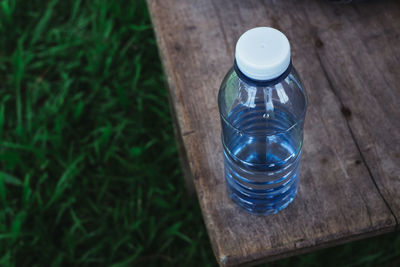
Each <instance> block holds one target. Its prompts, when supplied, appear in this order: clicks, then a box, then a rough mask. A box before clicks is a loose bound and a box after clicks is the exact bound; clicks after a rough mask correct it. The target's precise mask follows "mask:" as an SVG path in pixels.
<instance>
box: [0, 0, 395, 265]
mask: <svg viewBox="0 0 400 267" xmlns="http://www.w3.org/2000/svg"><path fill="white" fill-rule="evenodd" d="M0 75H1V78H0V86H1V88H0V166H1V168H0V205H1V209H0V265H1V266H114V267H115V266H156V265H168V266H209V265H216V261H215V259H214V256H213V254H212V250H211V246H210V243H209V240H208V237H207V233H206V230H205V228H204V224H203V220H202V217H201V212H200V209H199V206H198V203H197V200H196V199H195V198H189V197H186V196H185V188H184V184H183V178H182V172H181V168H180V165H179V159H178V155H177V148H176V143H175V139H174V136H173V128H172V121H171V115H170V112H169V107H168V100H167V91H166V88H165V82H164V75H163V71H162V69H161V63H160V59H159V56H158V52H157V46H156V43H155V39H154V35H153V30H152V26H151V22H150V18H149V15H148V11H147V7H146V4H145V1H144V0H138V1H134V0H131V1H125V0H119V1H107V0H93V1H64V0H58V1H57V0H53V1H43V0H41V1H38V0H29V1H21V0H3V1H0ZM399 264H400V236H399V234H398V233H392V234H387V235H383V236H380V237H376V238H371V239H367V240H363V241H359V242H353V243H350V244H346V245H343V246H339V247H335V248H331V249H325V250H321V251H317V252H314V253H310V254H306V255H302V256H298V257H292V258H289V259H285V260H281V261H277V262H274V263H271V264H269V265H270V266H381V265H386V266H396V265H399Z"/></svg>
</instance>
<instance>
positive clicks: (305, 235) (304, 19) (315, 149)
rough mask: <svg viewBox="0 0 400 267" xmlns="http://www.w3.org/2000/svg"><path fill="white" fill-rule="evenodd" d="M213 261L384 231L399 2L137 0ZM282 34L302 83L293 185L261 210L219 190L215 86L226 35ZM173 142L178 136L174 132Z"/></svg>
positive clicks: (395, 113) (394, 132) (398, 206)
mask: <svg viewBox="0 0 400 267" xmlns="http://www.w3.org/2000/svg"><path fill="white" fill-rule="evenodd" d="M147 1H148V6H149V9H150V12H151V16H152V20H153V24H154V28H155V32H156V37H157V42H158V45H159V49H160V54H161V57H162V62H163V65H164V69H165V72H166V76H167V79H168V84H169V94H170V98H171V102H172V105H173V109H174V111H175V112H174V114H175V116H176V121H177V124H178V125H177V129H178V132H179V133H178V135H179V138H181V140H182V142H183V146H182V148H183V150H184V152H185V153H184V154H185V155H186V157H187V163H188V165H189V167H190V171H191V174H192V176H193V179H194V183H195V188H196V192H197V196H198V199H199V202H200V205H201V208H202V212H203V217H204V220H205V223H206V227H207V230H208V233H209V237H210V239H211V243H212V246H213V249H214V253H215V255H216V257H217V260H218V262H219V263H220V264H221V265H223V266H231V265H240V264H254V263H260V262H263V261H268V260H274V259H277V258H281V257H287V256H290V255H294V254H298V253H303V252H306V251H311V250H314V249H317V248H322V247H326V246H331V245H335V244H339V243H343V242H347V241H350V240H355V239H360V238H364V237H367V236H372V235H376V234H379V233H383V232H388V231H393V230H395V228H396V225H397V224H398V223H397V221H398V218H400V108H399V107H400V46H399V45H398V44H399V42H400V3H399V2H397V1H375V2H371V3H360V4H351V5H334V4H331V3H329V2H326V1H321V0H313V1H312V0H305V1H296V0H285V1H274V0H265V1H260V0H257V1H256V0H247V1H240V0H219V1H213V0H147ZM256 26H272V27H275V28H277V29H279V30H281V31H282V32H284V33H285V34H286V35H287V37H288V38H289V40H290V42H291V46H292V55H293V57H292V59H293V63H294V66H295V67H296V68H297V70H298V72H299V73H300V75H301V77H302V79H303V83H304V85H305V87H306V89H307V93H308V98H309V108H308V113H307V118H306V124H305V133H304V147H303V159H302V168H301V177H300V185H299V190H298V194H297V197H296V199H295V200H294V202H293V203H292V204H291V205H290V206H289V207H288V208H286V209H285V210H283V211H281V212H279V213H278V214H276V215H272V216H255V215H250V214H248V213H247V212H245V211H242V210H241V209H239V208H238V207H237V206H235V205H234V204H233V203H232V202H231V201H230V200H229V198H228V196H227V193H226V189H225V181H224V174H223V157H222V147H221V142H220V120H219V114H218V107H217V92H218V89H219V85H220V82H221V81H222V78H223V77H224V75H225V73H226V72H227V70H228V69H229V68H230V67H231V65H232V63H233V54H234V46H235V43H236V41H237V39H238V37H239V36H240V35H241V34H242V33H243V32H244V31H246V30H248V29H250V28H253V27H256ZM179 138H178V139H179Z"/></svg>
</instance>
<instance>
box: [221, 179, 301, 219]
mask: <svg viewBox="0 0 400 267" xmlns="http://www.w3.org/2000/svg"><path fill="white" fill-rule="evenodd" d="M227 189H228V194H229V198H230V199H231V200H232V201H233V202H234V203H235V204H236V205H238V206H239V207H240V208H242V209H244V210H245V211H247V212H249V213H251V214H255V215H271V214H276V213H278V212H279V211H281V210H283V209H285V208H286V207H287V206H289V204H290V203H292V201H293V200H294V198H295V197H296V194H297V188H295V189H294V190H293V191H292V192H290V194H288V195H286V196H285V198H284V199H281V201H279V203H271V201H270V200H268V199H264V200H263V199H253V200H251V201H249V200H248V199H244V198H243V197H241V196H240V194H238V193H236V192H235V191H234V190H232V188H231V187H230V186H229V185H228V186H227Z"/></svg>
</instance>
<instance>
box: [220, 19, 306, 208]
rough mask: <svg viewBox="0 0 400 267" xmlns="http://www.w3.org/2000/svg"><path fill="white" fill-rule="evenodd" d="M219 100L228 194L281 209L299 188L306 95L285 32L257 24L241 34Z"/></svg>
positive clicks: (237, 200) (245, 205)
mask: <svg viewBox="0 0 400 267" xmlns="http://www.w3.org/2000/svg"><path fill="white" fill-rule="evenodd" d="M218 105H219V110H220V115H221V124H222V145H223V152H224V164H225V179H226V184H227V189H228V193H229V196H230V198H231V199H232V200H233V201H234V202H235V203H237V204H238V205H239V206H241V207H243V208H245V209H246V210H248V211H249V212H251V213H255V214H273V213H277V212H278V211H280V210H282V209H284V208H285V207H287V206H288V205H289V203H290V202H292V201H293V199H294V197H295V196H296V192H297V184H298V180H299V171H300V157H301V151H302V144H303V124H304V119H305V115H306V109H307V96H306V92H305V90H304V88H303V86H302V84H301V82H300V79H299V76H298V74H297V72H296V70H295V69H294V67H293V66H292V63H291V57H290V44H289V41H288V39H287V38H286V36H285V35H284V34H283V33H281V32H280V31H278V30H276V29H273V28H269V27H259V28H254V29H251V30H249V31H247V32H245V33H244V34H243V35H242V36H241V37H240V38H239V40H238V42H237V44H236V51H235V61H234V66H233V67H232V68H231V69H230V70H229V71H228V73H227V75H226V76H225V78H224V80H223V82H222V85H221V88H220V90H219V94H218Z"/></svg>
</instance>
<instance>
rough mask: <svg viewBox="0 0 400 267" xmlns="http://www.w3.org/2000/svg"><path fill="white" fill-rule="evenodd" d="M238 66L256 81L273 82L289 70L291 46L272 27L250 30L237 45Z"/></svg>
mask: <svg viewBox="0 0 400 267" xmlns="http://www.w3.org/2000/svg"><path fill="white" fill-rule="evenodd" d="M235 59H236V64H237V66H238V68H239V70H240V71H241V72H243V74H244V75H246V76H247V77H249V78H251V79H255V80H263V81H265V80H271V79H274V78H276V77H278V76H279V75H281V74H282V73H284V72H285V70H286V69H287V68H288V66H289V64H290V44H289V40H288V39H287V38H286V36H285V35H284V34H283V33H281V32H280V31H278V30H276V29H273V28H270V27H259V28H253V29H251V30H248V31H247V32H245V33H243V34H242V36H240V38H239V40H238V41H237V43H236V51H235Z"/></svg>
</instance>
